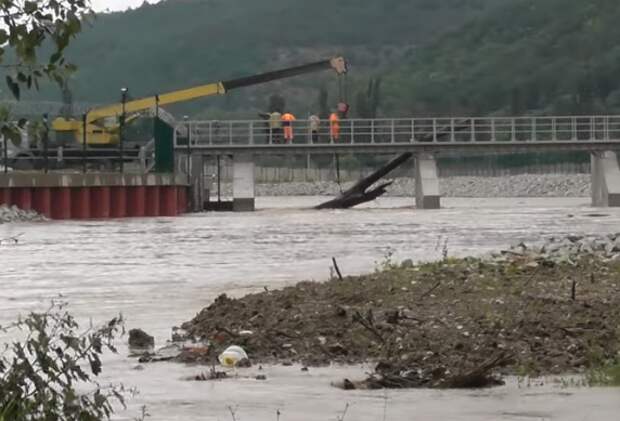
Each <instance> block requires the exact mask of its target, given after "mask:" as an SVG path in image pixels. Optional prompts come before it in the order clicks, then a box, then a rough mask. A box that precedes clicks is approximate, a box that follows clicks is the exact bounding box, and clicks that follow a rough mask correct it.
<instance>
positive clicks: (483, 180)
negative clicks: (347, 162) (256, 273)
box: [213, 174, 590, 197]
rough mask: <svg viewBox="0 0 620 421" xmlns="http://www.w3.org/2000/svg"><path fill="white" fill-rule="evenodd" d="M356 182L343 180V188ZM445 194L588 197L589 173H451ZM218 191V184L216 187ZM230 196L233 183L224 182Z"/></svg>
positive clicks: (408, 182)
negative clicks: (485, 174) (471, 174)
mask: <svg viewBox="0 0 620 421" xmlns="http://www.w3.org/2000/svg"><path fill="white" fill-rule="evenodd" d="M352 184H353V183H351V182H347V183H343V184H342V187H343V189H346V188H348V187H350V186H351V185H352ZM439 185H440V190H441V194H442V195H443V196H445V197H587V196H589V195H590V175H589V174H522V175H514V176H505V177H447V178H441V179H440V183H439ZM339 191H340V187H339V186H338V184H337V183H336V182H329V181H317V182H286V183H277V184H257V185H256V194H257V195H258V196H334V195H337V194H338V193H339ZM213 192H214V193H215V188H214V189H213ZM222 193H223V195H225V196H229V195H231V193H232V186H231V185H230V184H229V183H224V184H222ZM414 194H415V180H414V179H413V178H397V179H395V182H394V184H393V185H391V186H390V187H389V188H388V193H387V195H388V196H393V197H403V196H408V197H411V196H413V195H414Z"/></svg>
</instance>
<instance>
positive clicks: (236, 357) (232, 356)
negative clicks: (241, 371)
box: [218, 345, 250, 368]
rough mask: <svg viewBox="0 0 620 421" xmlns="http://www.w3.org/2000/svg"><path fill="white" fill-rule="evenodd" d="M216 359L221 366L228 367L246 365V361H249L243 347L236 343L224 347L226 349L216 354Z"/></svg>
mask: <svg viewBox="0 0 620 421" xmlns="http://www.w3.org/2000/svg"><path fill="white" fill-rule="evenodd" d="M218 360H219V362H220V364H222V366H224V367H228V368H232V367H240V366H247V362H249V361H250V360H249V358H248V354H246V352H245V351H244V350H243V348H241V347H240V346H237V345H232V346H229V347H228V348H226V350H225V351H224V352H222V353H221V354H220V355H219V356H218Z"/></svg>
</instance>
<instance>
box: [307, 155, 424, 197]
mask: <svg viewBox="0 0 620 421" xmlns="http://www.w3.org/2000/svg"><path fill="white" fill-rule="evenodd" d="M412 156H413V154H412V153H411V152H407V153H404V154H402V155H399V156H398V157H396V158H394V159H393V160H391V161H390V162H388V163H387V164H386V165H384V166H383V167H381V168H380V169H378V170H377V171H375V172H373V173H372V174H370V175H369V176H368V177H364V178H362V179H361V180H360V181H358V182H357V183H355V185H354V186H353V187H351V188H350V189H348V190H346V191H344V192H343V193H342V194H340V196H338V197H337V198H335V199H332V200H330V201H327V202H325V203H322V204H320V205H319V206H317V207H316V209H348V208H352V207H353V206H357V205H359V204H362V203H366V202H371V201H373V200H375V199H376V198H377V197H379V196H381V195H382V194H384V193H385V192H386V188H387V187H388V186H390V185H391V184H392V183H393V181H386V182H385V183H381V184H379V185H378V186H376V187H375V188H373V189H371V190H368V189H369V188H370V187H371V186H372V185H374V184H375V183H376V182H377V181H379V180H381V179H382V178H383V177H385V176H386V175H388V174H389V173H391V172H392V171H394V170H395V169H396V168H398V167H400V166H401V165H402V164H404V163H405V162H407V161H408V160H409V159H410V158H411V157H412ZM367 190H368V191H367Z"/></svg>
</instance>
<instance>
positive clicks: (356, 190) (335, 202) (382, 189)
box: [315, 120, 471, 209]
mask: <svg viewBox="0 0 620 421" xmlns="http://www.w3.org/2000/svg"><path fill="white" fill-rule="evenodd" d="M469 127H471V122H470V120H459V121H457V122H455V125H454V132H459V131H462V130H466V129H468V128H469ZM451 130H452V127H451V126H445V127H440V128H438V129H437V131H436V137H437V138H438V139H439V138H441V137H445V136H446V135H449V134H450V133H451ZM433 140H434V136H433V134H427V135H425V136H422V137H419V138H417V139H416V142H432V141H433ZM412 156H413V153H411V152H407V153H403V154H401V155H399V156H397V157H396V158H394V159H393V160H391V161H390V162H388V163H387V164H386V165H384V166H383V167H381V168H379V169H378V170H377V171H375V172H373V173H372V174H370V175H369V176H367V177H364V178H362V179H361V180H359V181H358V182H357V183H355V185H354V186H353V187H351V188H350V189H348V190H346V191H344V192H342V193H341V194H340V196H338V197H337V198H335V199H332V200H329V201H327V202H325V203H321V204H320V205H318V206H317V207H316V208H315V209H349V208H352V207H354V206H357V205H360V204H362V203H366V202H371V201H373V200H375V199H376V198H377V197H379V196H381V195H383V194H385V193H386V191H387V190H386V189H387V187H389V186H390V185H392V183H393V182H394V181H386V182H384V183H381V184H378V185H377V186H376V187H374V188H373V189H371V190H368V189H369V188H370V187H372V186H373V185H375V183H377V182H378V181H379V180H381V179H382V178H383V177H385V176H386V175H388V174H389V173H391V172H392V171H394V170H395V169H396V168H398V167H400V166H401V165H403V164H404V163H405V162H407V161H408V160H409V159H411V157H412Z"/></svg>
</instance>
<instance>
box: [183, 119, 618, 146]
mask: <svg viewBox="0 0 620 421" xmlns="http://www.w3.org/2000/svg"><path fill="white" fill-rule="evenodd" d="M315 129H318V130H315ZM292 130H293V140H292V142H286V141H285V140H284V133H283V131H282V129H271V128H270V127H269V122H268V121H266V120H250V121H187V122H183V123H181V124H179V125H178V126H177V130H175V147H177V148H181V149H182V148H187V147H188V142H187V137H188V135H189V140H190V141H189V148H190V149H191V148H200V149H208V148H210V147H214V148H219V149H221V148H222V147H223V146H226V145H230V146H253V145H256V146H258V145H262V146H265V145H279V147H281V146H282V144H284V143H292V144H305V145H321V144H323V145H327V144H338V145H360V146H363V145H380V144H386V145H389V144H399V145H403V144H413V143H419V142H428V143H442V144H443V143H450V142H452V143H455V144H456V143H459V144H462V143H466V142H487V143H498V144H499V143H501V144H510V143H514V144H517V143H519V144H520V143H522V142H541V143H542V142H553V141H562V142H577V143H581V142H591V141H619V142H620V116H562V117H462V118H457V117H450V118H409V119H373V120H365V119H350V120H342V121H341V122H340V124H339V130H338V132H339V133H338V136H335V133H334V130H333V127H332V126H330V122H329V121H325V120H323V121H321V122H320V124H319V125H318V128H317V127H316V126H315V125H314V126H313V124H312V123H311V122H310V121H309V120H297V121H295V122H293V124H292Z"/></svg>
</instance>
